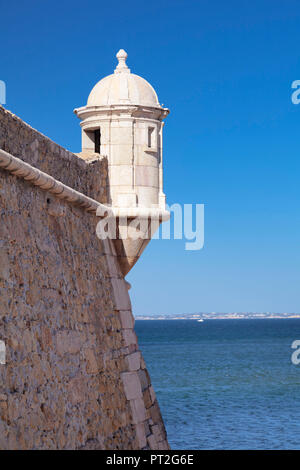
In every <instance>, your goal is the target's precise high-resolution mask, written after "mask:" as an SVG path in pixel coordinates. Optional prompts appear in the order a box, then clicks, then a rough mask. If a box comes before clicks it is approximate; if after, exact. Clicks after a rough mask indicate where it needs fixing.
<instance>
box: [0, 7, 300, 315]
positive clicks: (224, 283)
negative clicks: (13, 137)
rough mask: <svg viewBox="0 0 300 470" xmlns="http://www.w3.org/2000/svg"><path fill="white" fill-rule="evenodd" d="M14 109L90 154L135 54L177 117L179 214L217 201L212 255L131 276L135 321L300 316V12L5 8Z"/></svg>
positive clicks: (179, 254)
mask: <svg viewBox="0 0 300 470" xmlns="http://www.w3.org/2000/svg"><path fill="white" fill-rule="evenodd" d="M0 6H1V29H0V40H1V62H0V79H1V80H5V82H6V84H7V105H6V107H7V108H8V109H10V110H12V111H13V112H14V113H16V114H17V115H18V116H20V117H21V118H22V119H24V120H25V121H26V122H28V123H29V124H31V125H32V126H33V127H35V128H37V129H38V130H39V131H41V132H43V133H44V134H46V135H47V136H49V137H50V138H52V139H53V140H54V141H56V142H58V143H59V144H61V145H63V146H65V147H66V148H68V149H70V150H72V151H75V152H76V151H79V150H80V128H79V122H78V120H77V118H76V117H75V115H73V114H72V111H73V109H74V108H75V107H77V106H81V105H84V104H85V103H86V99H87V96H88V94H89V92H90V90H91V88H92V87H93V85H94V84H95V83H96V82H97V81H98V80H99V79H101V78H102V77H103V76H105V75H108V74H110V73H112V71H113V69H114V68H115V65H116V60H115V54H116V52H117V51H118V50H119V49H120V48H124V49H126V50H127V52H128V54H129V57H128V61H127V62H128V65H129V66H130V67H131V70H132V71H133V72H134V73H137V74H138V75H141V76H142V77H144V78H146V79H147V80H148V81H149V82H150V83H151V84H152V85H153V86H154V88H155V89H156V91H157V93H158V96H159V99H160V102H162V103H164V104H165V106H168V107H169V108H170V109H171V114H170V116H169V117H168V118H167V120H166V126H165V134H164V161H165V192H166V194H167V199H168V202H169V203H170V204H172V203H175V202H179V203H204V204H205V211H206V217H205V247H204V249H203V250H201V251H199V252H192V251H190V252H189V251H185V250H184V241H153V242H151V244H150V245H149V247H148V248H147V250H146V251H145V253H144V255H143V257H142V259H141V260H140V261H139V262H138V264H137V265H136V266H135V268H134V269H133V270H132V272H131V273H130V274H129V276H128V280H129V281H130V282H131V283H132V285H133V287H132V290H131V296H132V300H133V307H134V312H135V314H138V313H139V314H146V313H180V312H198V311H221V312H226V311H227V312H232V311H277V312H295V311H297V312H300V302H299V300H300V299H299V290H300V250H299V241H300V240H299V238H300V237H299V235H300V215H299V202H300V197H299V187H300V186H299V170H300V158H299V146H300V140H299V135H300V105H299V106H295V105H293V104H292V102H291V93H292V90H291V83H292V81H293V80H296V79H300V52H299V44H300V3H299V1H296V0H295V1H290V0H286V1H282V0H252V1H251V2H250V1H242V0H236V1H233V0H228V1H226V2H225V1H224V0H218V1H212V0H198V1H191V0H180V1H179V0H167V1H164V0H160V1H157V0H152V1H151V2H144V1H141V0H138V1H136V0H134V1H127V2H124V1H114V2H104V1H101V0H100V1H99V0H97V1H93V0H86V1H84V2H82V1H80V2H79V1H75V0H72V1H69V0H60V1H57V0H52V1H48V0H43V1H40V0H36V1H33V0H27V1H26V2H21V1H19V2H7V1H5V2H4V1H3V0H1V1H0Z"/></svg>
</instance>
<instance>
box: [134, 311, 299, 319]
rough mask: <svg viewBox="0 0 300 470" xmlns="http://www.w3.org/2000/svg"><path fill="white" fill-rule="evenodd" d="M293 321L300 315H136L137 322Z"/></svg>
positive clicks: (270, 313)
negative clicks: (292, 319)
mask: <svg viewBox="0 0 300 470" xmlns="http://www.w3.org/2000/svg"><path fill="white" fill-rule="evenodd" d="M272 318H273V319H291V318H300V313H272V312H264V313H254V312H234V313H217V312H211V313H207V312H205V313H182V314H174V315H136V316H135V319H136V320H247V319H248V320H250V319H272Z"/></svg>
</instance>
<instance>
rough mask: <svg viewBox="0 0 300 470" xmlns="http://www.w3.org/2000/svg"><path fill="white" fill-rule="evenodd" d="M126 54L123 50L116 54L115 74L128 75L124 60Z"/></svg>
mask: <svg viewBox="0 0 300 470" xmlns="http://www.w3.org/2000/svg"><path fill="white" fill-rule="evenodd" d="M127 57H128V54H127V52H126V51H124V49H120V50H119V52H118V53H117V54H116V58H117V59H118V61H119V63H118V65H117V67H116V69H115V73H122V72H125V73H130V69H129V68H128V67H127V64H126V59H127Z"/></svg>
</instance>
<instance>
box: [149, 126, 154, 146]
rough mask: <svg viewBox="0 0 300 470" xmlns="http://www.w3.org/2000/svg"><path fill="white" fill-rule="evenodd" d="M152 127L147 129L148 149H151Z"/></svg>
mask: <svg viewBox="0 0 300 470" xmlns="http://www.w3.org/2000/svg"><path fill="white" fill-rule="evenodd" d="M153 136H154V127H148V147H149V148H152V147H153Z"/></svg>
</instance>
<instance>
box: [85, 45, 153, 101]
mask: <svg viewBox="0 0 300 470" xmlns="http://www.w3.org/2000/svg"><path fill="white" fill-rule="evenodd" d="M126 58H127V53H126V52H125V51H124V50H123V49H121V50H120V51H119V52H118V54H117V59H118V60H119V63H118V65H117V67H116V69H115V71H114V73H113V74H112V75H108V76H107V77H105V78H103V79H102V80H100V82H98V83H97V84H96V85H95V86H94V88H93V89H92V91H91V93H90V95H89V97H88V101H87V106H109V105H118V104H132V105H142V106H151V107H155V108H157V107H160V104H159V101H158V98H157V94H156V93H155V91H154V89H153V88H152V86H151V85H150V83H148V82H147V81H146V80H144V79H143V78H142V77H139V76H138V75H135V74H133V73H130V69H129V68H128V67H127V65H126Z"/></svg>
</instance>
